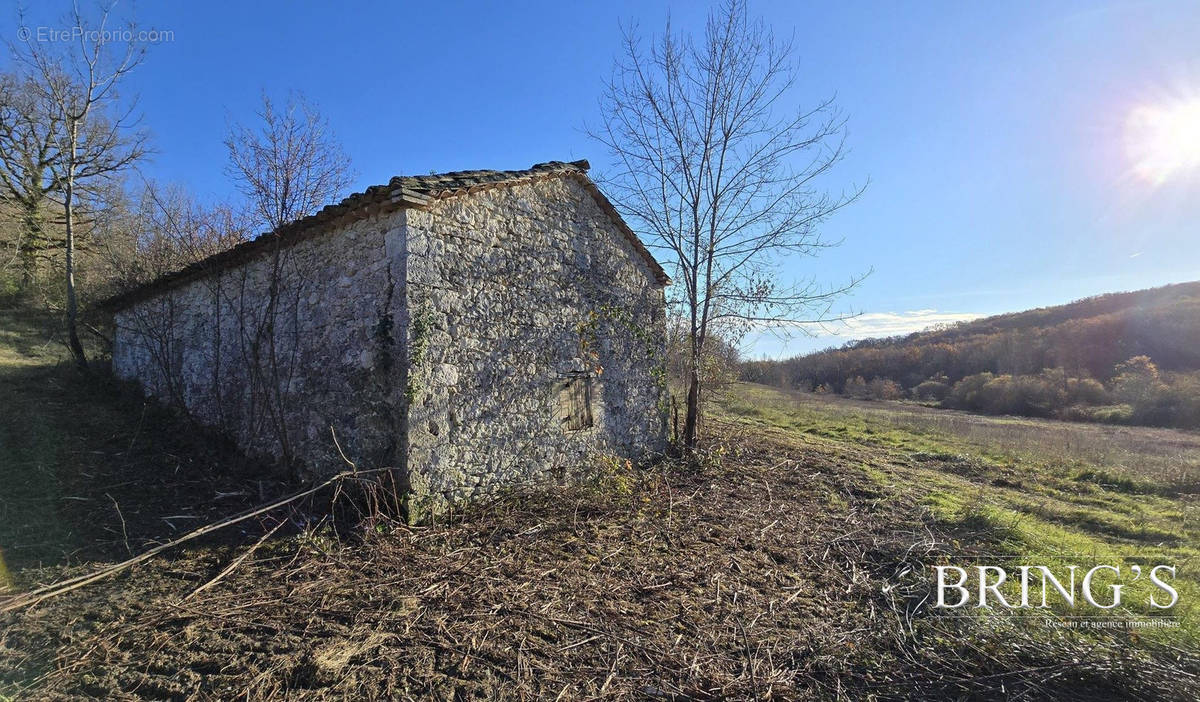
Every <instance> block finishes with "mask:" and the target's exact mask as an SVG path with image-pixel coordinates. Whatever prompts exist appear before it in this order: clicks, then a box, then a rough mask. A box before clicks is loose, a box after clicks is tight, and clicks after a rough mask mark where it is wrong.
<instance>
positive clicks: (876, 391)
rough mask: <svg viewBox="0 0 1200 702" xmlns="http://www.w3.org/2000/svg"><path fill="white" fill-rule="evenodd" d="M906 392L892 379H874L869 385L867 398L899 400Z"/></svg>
mask: <svg viewBox="0 0 1200 702" xmlns="http://www.w3.org/2000/svg"><path fill="white" fill-rule="evenodd" d="M903 396H904V390H903V389H901V387H900V385H899V384H898V383H897V382H896V381H894V380H892V379H891V378H872V379H871V382H869V383H867V397H869V398H870V399H872V400H899V399H900V398H901V397H903Z"/></svg>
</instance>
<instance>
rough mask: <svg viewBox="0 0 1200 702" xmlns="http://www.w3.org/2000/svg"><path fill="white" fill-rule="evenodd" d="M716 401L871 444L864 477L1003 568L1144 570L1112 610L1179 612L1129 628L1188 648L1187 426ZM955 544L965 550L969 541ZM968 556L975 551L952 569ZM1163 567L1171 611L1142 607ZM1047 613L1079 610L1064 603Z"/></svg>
mask: <svg viewBox="0 0 1200 702" xmlns="http://www.w3.org/2000/svg"><path fill="white" fill-rule="evenodd" d="M715 404H716V409H717V411H718V413H720V414H723V415H725V416H726V417H729V418H733V419H735V420H737V421H743V422H751V423H755V424H763V425H767V426H772V427H776V428H780V429H784V430H786V431H789V432H792V433H794V434H795V435H796V436H798V437H800V436H802V437H808V438H809V439H810V440H818V441H830V442H838V443H842V444H853V445H857V446H867V447H871V448H873V449H877V452H876V453H875V454H874V458H873V459H872V460H869V461H867V462H866V463H865V464H864V465H863V466H862V467H861V468H862V470H863V471H864V472H866V474H867V475H868V476H869V477H871V478H872V479H873V480H875V481H876V482H877V483H878V484H880V485H882V486H888V487H890V488H892V489H899V490H902V491H904V492H906V493H908V494H911V491H916V493H917V495H918V498H919V500H920V503H921V504H922V505H924V506H925V507H926V508H927V509H928V510H929V513H930V514H931V516H932V517H933V518H934V519H935V520H936V521H938V522H939V523H940V524H941V525H943V526H944V527H946V528H947V529H949V530H950V531H951V532H952V533H961V534H964V535H966V536H965V537H964V544H966V543H971V542H973V543H975V544H978V543H981V542H982V543H985V544H986V545H987V548H986V550H987V552H988V553H990V554H993V555H1001V556H1005V557H1007V560H1006V561H1005V562H1006V563H1008V564H1010V565H1020V564H1028V565H1046V566H1049V567H1051V568H1052V570H1053V571H1054V572H1055V573H1056V574H1057V573H1060V572H1062V573H1066V572H1067V571H1066V569H1067V567H1068V566H1070V565H1077V566H1080V577H1082V573H1083V572H1085V571H1086V570H1087V569H1088V568H1090V567H1091V566H1092V565H1100V564H1111V565H1120V566H1122V569H1123V571H1126V569H1128V568H1129V567H1130V566H1132V565H1135V564H1137V565H1142V566H1144V572H1145V573H1147V575H1143V576H1142V577H1141V578H1139V579H1137V580H1135V581H1133V582H1132V583H1131V584H1128V585H1127V586H1126V588H1125V590H1124V592H1123V593H1122V607H1121V608H1120V609H1119V610H1112V611H1111V612H1119V614H1120V615H1121V616H1126V617H1130V618H1137V619H1145V618H1148V617H1161V616H1164V615H1165V614H1169V615H1171V616H1175V617H1178V618H1179V621H1180V624H1181V626H1180V627H1179V628H1170V629H1169V628H1156V629H1144V630H1141V631H1142V632H1143V633H1140V634H1139V636H1145V637H1147V638H1150V639H1155V640H1158V641H1160V642H1163V643H1183V644H1187V645H1189V646H1191V647H1195V646H1196V642H1197V638H1198V634H1200V579H1198V575H1200V573H1198V572H1197V567H1198V566H1200V489H1198V488H1200V481H1198V480H1197V474H1198V473H1200V436H1197V435H1196V434H1195V433H1189V432H1177V431H1170V430H1162V429H1141V428H1129V427H1123V428H1119V429H1118V428H1113V427H1096V426H1094V425H1084V424H1072V423H1067V422H1054V421H1045V420H1031V419H1015V418H1010V417H980V416H973V415H967V414H964V413H959V412H944V411H939V410H932V409H929V408H924V407H919V406H916V405H909V404H904V403H863V402H849V401H845V400H842V399H840V398H830V397H822V396H816V395H805V394H797V393H787V392H783V391H780V390H776V389H773V388H767V387H764V386H758V385H750V384H741V385H738V386H736V387H735V388H733V389H731V391H730V392H727V393H725V394H723V395H722V396H721V397H719V398H718V399H717V400H715ZM973 548H976V549H977V548H978V546H975V547H973ZM963 552H964V555H967V554H968V553H969V551H968V549H967V547H966V546H965V545H964V550H963ZM974 563H984V561H979V560H967V561H963V562H958V563H954V565H971V564H974ZM1159 563H1165V564H1168V565H1174V566H1176V568H1177V574H1176V579H1175V580H1174V582H1173V583H1172V584H1173V586H1174V587H1176V589H1177V590H1178V592H1179V601H1178V603H1177V604H1176V606H1175V607H1174V608H1172V609H1171V610H1170V611H1169V612H1164V611H1163V610H1156V609H1153V608H1151V607H1150V606H1149V604H1148V599H1147V598H1148V595H1149V594H1150V593H1151V591H1154V592H1158V591H1157V589H1156V588H1153V587H1152V585H1151V584H1150V583H1149V578H1148V571H1149V567H1150V566H1152V565H1156V564H1159ZM1096 582H1097V583H1098V584H1099V585H1100V586H1098V587H1096V588H1095V589H1096V590H1097V593H1098V596H1099V595H1100V593H1104V595H1107V593H1108V591H1107V590H1106V589H1105V588H1103V587H1102V586H1103V585H1104V584H1105V583H1107V582H1108V581H1107V580H1100V579H1098V580H1097V581H1096ZM1123 582H1128V580H1125V581H1123ZM1008 591H1009V592H1011V591H1012V590H1008ZM1034 592H1035V596H1036V592H1037V590H1036V588H1035V591H1034ZM1159 599H1160V601H1161V600H1162V599H1163V596H1162V593H1160V594H1159ZM1056 611H1058V613H1059V614H1062V615H1066V614H1068V613H1070V614H1074V615H1080V614H1081V612H1080V611H1078V609H1077V610H1076V611H1074V612H1071V611H1069V610H1068V609H1067V608H1066V607H1065V606H1060V607H1057V609H1056ZM1111 612H1095V611H1094V610H1091V611H1089V612H1088V615H1089V616H1090V615H1092V614H1101V615H1104V616H1108V615H1109V614H1110V613H1111ZM1135 638H1136V637H1135Z"/></svg>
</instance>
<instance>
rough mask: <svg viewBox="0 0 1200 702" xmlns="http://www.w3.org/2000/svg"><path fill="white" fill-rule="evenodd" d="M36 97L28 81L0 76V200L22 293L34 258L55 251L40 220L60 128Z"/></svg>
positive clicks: (30, 278)
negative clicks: (6, 211)
mask: <svg viewBox="0 0 1200 702" xmlns="http://www.w3.org/2000/svg"><path fill="white" fill-rule="evenodd" d="M40 92H41V91H40V90H38V89H37V88H36V87H35V85H34V83H33V81H32V80H31V79H30V78H29V77H28V76H22V75H19V74H15V73H5V74H3V75H0V199H3V200H4V201H5V203H6V204H7V205H8V206H9V208H10V211H11V213H12V214H13V215H14V216H15V220H16V222H15V223H16V227H15V228H14V231H13V232H12V242H11V246H12V249H13V251H12V260H13V261H16V262H19V264H20V267H21V288H22V289H28V288H29V286H30V285H31V284H32V282H33V278H34V274H35V271H36V268H37V260H38V256H39V255H40V254H41V253H43V252H45V251H46V250H47V249H50V248H52V247H54V246H55V242H54V241H53V240H52V238H51V237H50V236H49V233H48V232H47V222H46V215H47V209H48V207H49V206H50V204H51V203H50V201H49V199H50V194H51V193H52V192H53V191H54V190H55V188H56V187H57V183H56V182H55V180H54V177H53V172H52V169H51V167H52V166H53V165H54V163H55V162H56V161H57V160H58V149H57V144H58V136H59V134H60V133H61V126H62V125H61V124H60V123H59V121H58V119H57V117H58V115H57V114H56V113H55V112H54V111H48V110H46V109H45V108H46V107H47V105H46V104H45V101H44V100H43V99H41V96H40Z"/></svg>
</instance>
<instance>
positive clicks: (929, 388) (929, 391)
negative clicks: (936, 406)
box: [913, 380, 950, 402]
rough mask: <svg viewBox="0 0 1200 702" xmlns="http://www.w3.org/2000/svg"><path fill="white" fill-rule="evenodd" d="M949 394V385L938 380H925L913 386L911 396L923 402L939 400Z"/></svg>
mask: <svg viewBox="0 0 1200 702" xmlns="http://www.w3.org/2000/svg"><path fill="white" fill-rule="evenodd" d="M949 394H950V386H949V385H947V384H946V383H943V382H941V381H939V380H926V381H925V382H923V383H921V384H920V385H918V386H917V387H915V388H913V397H915V398H917V399H918V400H922V401H924V402H941V401H943V400H945V399H946V396H947V395H949Z"/></svg>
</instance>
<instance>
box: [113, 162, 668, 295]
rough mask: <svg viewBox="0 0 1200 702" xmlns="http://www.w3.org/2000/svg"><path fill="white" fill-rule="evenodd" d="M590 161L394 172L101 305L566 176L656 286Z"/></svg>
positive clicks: (640, 247)
mask: <svg viewBox="0 0 1200 702" xmlns="http://www.w3.org/2000/svg"><path fill="white" fill-rule="evenodd" d="M589 168H590V165H589V164H588V162H587V161H583V160H580V161H570V162H564V161H550V162H548V163H538V164H535V165H534V166H532V167H530V168H527V169H525V170H518V171H490V170H488V171H451V172H449V173H434V174H431V175H423V176H396V177H395V178H392V179H391V180H390V181H388V183H387V184H386V185H372V186H371V187H369V188H367V189H366V190H364V191H363V192H361V193H354V194H353V195H350V196H348V197H347V198H345V199H344V200H342V201H341V202H339V203H337V204H336V205H327V206H325V207H324V208H322V209H321V210H319V211H318V212H316V213H315V214H312V215H309V216H307V217H302V218H300V219H298V220H296V221H294V222H290V223H288V224H285V225H283V226H281V227H279V228H278V229H276V230H274V231H272V232H267V233H265V234H261V235H259V236H258V237H256V238H254V239H252V240H250V241H247V242H243V243H241V244H238V245H237V246H234V247H232V248H230V249H227V250H225V251H222V252H220V253H218V254H214V255H212V256H209V257H208V258H206V259H204V260H202V261H197V262H196V263H193V264H191V265H188V266H187V267H185V268H183V269H181V270H178V271H175V272H173V273H167V274H166V275H163V276H160V277H158V278H156V279H155V280H153V281H150V282H149V283H146V284H145V285H141V286H138V287H136V288H133V289H132V290H129V291H126V292H123V293H121V294H119V295H116V296H113V297H111V298H109V299H107V300H105V301H104V302H102V303H100V307H101V308H102V309H107V310H110V311H113V310H118V309H120V308H122V307H125V306H126V305H128V304H131V303H133V302H136V301H138V300H142V299H145V298H146V297H148V296H150V295H152V294H154V293H156V292H158V291H160V290H163V289H166V288H169V287H173V286H174V285H177V284H180V283H183V282H187V281H189V280H195V279H197V278H202V277H204V276H206V275H208V274H210V273H213V272H215V271H218V270H222V269H225V268H228V267H230V266H232V265H235V264H237V263H240V262H242V261H245V260H247V259H249V258H252V257H253V256H255V255H256V254H257V253H259V252H260V251H263V250H266V249H267V247H268V246H271V245H280V244H281V245H285V246H286V245H291V244H293V243H295V242H298V241H301V240H303V239H304V238H306V237H308V236H312V235H315V234H317V233H320V232H321V231H324V230H325V226H323V225H329V224H332V223H335V222H340V221H343V220H345V219H356V218H359V217H363V216H367V215H369V214H374V213H376V212H380V211H391V210H395V209H400V208H405V207H416V208H421V207H426V206H428V205H429V204H431V203H432V202H434V201H435V200H440V199H442V198H447V197H453V196H456V195H464V194H469V193H474V192H479V191H481V190H487V189H491V188H495V187H505V186H511V185H518V184H521V183H530V182H534V181H538V180H543V179H546V178H558V177H571V178H575V179H577V180H578V181H579V182H580V183H581V184H582V185H583V186H584V187H585V188H586V189H587V190H588V192H589V193H590V194H591V195H592V197H593V198H594V199H595V200H596V203H597V204H598V205H599V206H600V208H601V209H602V210H604V211H605V213H607V214H608V215H609V217H611V218H612V219H613V222H614V223H615V224H616V225H617V228H618V229H619V230H620V231H621V233H622V234H623V235H624V236H625V238H626V239H628V240H629V243H630V244H632V245H633V247H634V249H635V250H636V251H637V252H638V254H639V255H640V256H641V257H642V258H643V259H644V260H645V261H646V265H647V266H648V267H649V268H650V271H651V273H652V274H653V275H654V278H655V279H656V280H657V281H658V282H659V283H660V284H666V283H667V282H669V281H670V279H669V278H668V277H667V274H666V272H665V271H664V270H663V268H662V266H660V265H659V264H658V262H657V261H656V260H654V256H652V255H651V254H650V252H649V251H648V250H647V249H646V247H645V245H644V244H642V242H641V240H640V239H638V237H637V235H636V234H635V233H634V232H633V230H631V229H630V228H629V225H627V224H626V223H625V221H624V220H623V219H622V218H621V215H620V214H618V213H617V211H616V208H614V207H613V205H612V203H611V202H609V200H608V198H607V197H605V196H604V193H602V192H600V189H599V188H598V187H596V184H595V183H593V182H592V180H591V179H590V178H588V177H587V171H588V169H589Z"/></svg>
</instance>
